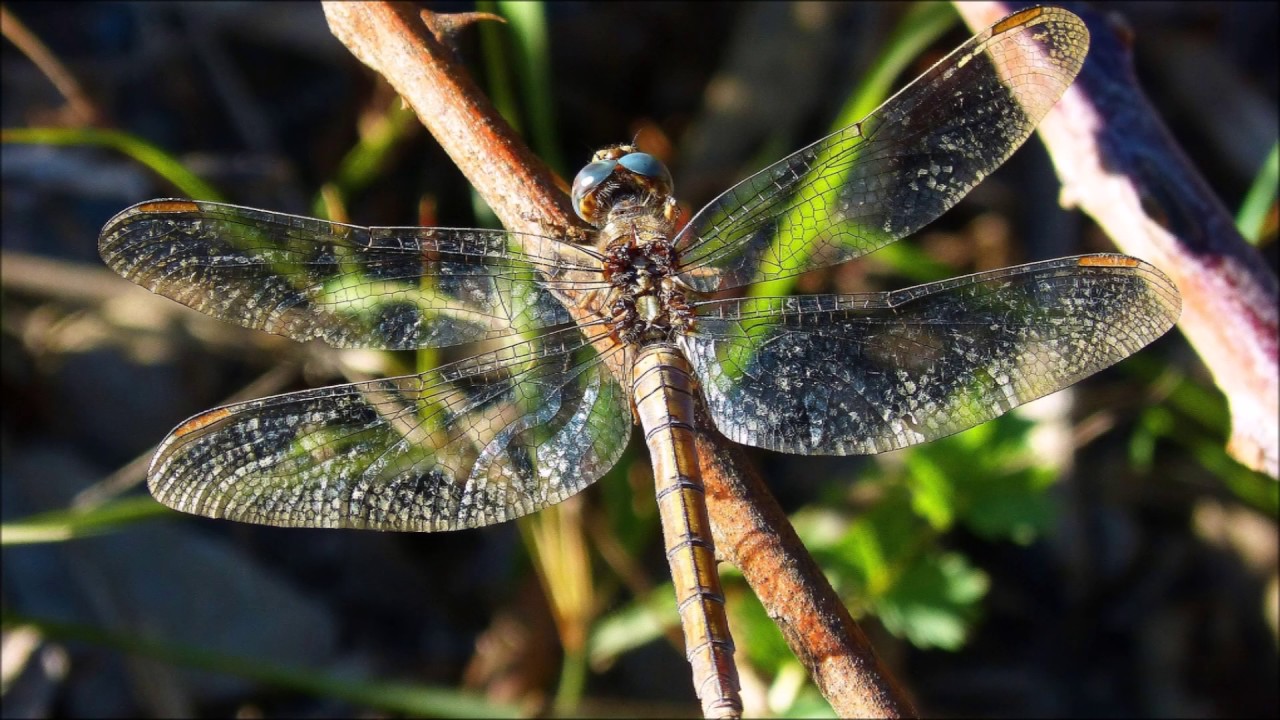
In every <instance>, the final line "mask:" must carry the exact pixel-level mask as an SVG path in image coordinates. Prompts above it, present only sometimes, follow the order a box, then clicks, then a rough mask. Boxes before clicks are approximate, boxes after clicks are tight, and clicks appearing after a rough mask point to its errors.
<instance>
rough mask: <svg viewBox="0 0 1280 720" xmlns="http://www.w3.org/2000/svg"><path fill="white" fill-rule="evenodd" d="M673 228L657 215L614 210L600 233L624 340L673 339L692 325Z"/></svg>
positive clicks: (614, 313) (617, 323) (618, 330)
mask: <svg viewBox="0 0 1280 720" xmlns="http://www.w3.org/2000/svg"><path fill="white" fill-rule="evenodd" d="M672 229H673V228H672V223H671V222H670V221H668V220H667V219H666V218H664V217H662V216H659V215H656V214H644V213H616V212H615V213H611V217H610V220H609V222H608V223H606V224H605V226H604V228H603V229H602V230H601V232H600V235H601V243H602V244H603V245H604V247H603V251H604V263H603V270H604V276H605V279H606V280H608V281H609V284H610V286H611V287H612V292H611V297H612V298H613V302H612V304H611V306H610V312H611V315H612V320H611V321H612V323H613V327H614V333H615V334H616V335H617V336H618V338H619V339H621V340H623V341H624V342H629V343H646V342H655V341H664V342H665V341H670V340H671V339H672V337H673V335H674V334H675V333H677V332H683V331H685V330H687V329H688V328H689V327H690V325H692V323H693V310H692V309H691V308H690V307H689V305H688V301H687V299H686V296H685V294H686V292H687V291H688V288H686V287H685V285H684V284H682V283H681V282H680V281H679V280H678V279H677V278H676V273H677V272H678V263H677V257H676V250H675V243H674V242H673V241H672V240H671V236H672V232H671V231H672Z"/></svg>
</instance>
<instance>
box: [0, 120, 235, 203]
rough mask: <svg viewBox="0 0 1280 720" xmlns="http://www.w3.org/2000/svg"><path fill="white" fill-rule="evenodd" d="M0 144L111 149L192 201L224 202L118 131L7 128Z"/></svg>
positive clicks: (169, 159)
mask: <svg viewBox="0 0 1280 720" xmlns="http://www.w3.org/2000/svg"><path fill="white" fill-rule="evenodd" d="M0 142H6V143H25V144H31V145H62V146H75V145H91V146H97V147H105V148H111V149H112V150H117V151H119V152H122V153H124V154H125V155H128V156H129V157H131V158H133V159H134V160H137V161H138V162H140V163H142V164H143V165H146V166H147V167H148V168H151V170H152V171H153V172H155V173H156V174H157V175H159V176H160V177H162V178H164V179H165V180H167V181H168V182H169V183H170V184H171V185H173V186H174V187H175V188H177V189H178V190H179V192H180V193H181V194H182V195H185V196H186V197H189V198H191V199H192V200H212V201H215V202H225V201H224V200H223V199H222V194H221V193H219V192H218V191H217V190H215V189H214V187H213V186H212V185H210V184H209V183H206V182H205V181H204V180H201V179H200V178H199V177H198V176H196V174H195V173H193V172H191V171H190V170H188V169H187V168H186V167H185V166H183V164H182V163H181V162H179V161H178V159H177V158H175V157H174V156H172V155H170V154H169V153H167V152H165V151H164V150H161V149H160V148H159V147H158V146H156V145H152V144H151V143H149V142H147V141H145V140H142V139H141V138H138V137H135V136H133V135H130V134H128V133H125V132H121V131H119V130H103V129H99V128H7V129H5V130H2V131H0Z"/></svg>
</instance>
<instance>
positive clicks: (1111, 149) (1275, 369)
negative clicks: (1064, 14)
mask: <svg viewBox="0 0 1280 720" xmlns="http://www.w3.org/2000/svg"><path fill="white" fill-rule="evenodd" d="M1061 4H1062V5H1064V6H1066V7H1067V8H1068V9H1069V10H1071V11H1072V12H1075V13H1076V14H1078V15H1079V16H1080V17H1081V18H1082V19H1083V20H1084V22H1085V24H1086V25H1087V26H1088V27H1089V32H1090V35H1091V41H1090V48H1089V57H1088V59H1087V60H1086V61H1085V64H1084V68H1083V69H1082V70H1081V71H1080V76H1079V78H1078V79H1077V80H1076V83H1075V85H1073V86H1072V87H1071V88H1070V89H1069V90H1067V93H1066V94H1065V95H1064V96H1063V98H1062V100H1061V102H1059V103H1058V105H1057V106H1056V107H1055V108H1054V109H1053V110H1052V111H1050V113H1049V114H1048V115H1047V116H1046V117H1045V119H1044V120H1043V121H1041V123H1040V137H1042V138H1043V139H1044V141H1045V144H1046V145H1047V146H1048V148H1049V153H1050V155H1052V156H1053V162H1054V165H1055V166H1056V167H1057V171H1058V177H1059V178H1060V179H1061V181H1062V187H1063V190H1062V197H1063V204H1064V205H1068V206H1070V205H1079V206H1080V208H1081V209H1082V210H1084V211H1085V212H1086V213H1088V214H1089V215H1090V216H1092V217H1093V218H1094V219H1095V220H1096V221H1097V222H1098V224H1099V225H1100V226H1102V228H1103V229H1104V230H1105V231H1106V232H1107V234H1108V235H1110V236H1111V238H1112V240H1114V241H1115V243H1116V245H1117V246H1118V247H1120V248H1121V249H1123V250H1124V251H1125V252H1128V253H1130V254H1133V255H1137V256H1138V257H1142V258H1145V259H1147V260H1150V261H1151V262H1152V263H1154V264H1155V265H1157V266H1159V267H1160V269H1162V270H1164V271H1165V272H1166V273H1168V275H1169V276H1170V277H1171V278H1173V281H1174V282H1175V283H1176V284H1177V285H1178V289H1179V290H1180V291H1181V292H1182V298H1183V309H1182V318H1181V319H1180V320H1179V321H1178V326H1179V327H1180V328H1182V332H1183V334H1185V335H1186V336H1187V339H1188V340H1190V341H1191V344H1192V345H1193V346H1194V347H1195V348H1196V351H1197V352H1198V353H1199V354H1200V358H1201V359H1202V360H1203V361H1204V363H1205V365H1206V366H1207V367H1208V368H1209V371H1210V372H1211V373H1212V374H1213V377H1214V380H1215V382H1216V383H1217V385H1218V387H1219V388H1220V389H1221V390H1222V392H1223V393H1224V394H1225V395H1226V397H1227V402H1228V403H1230V406H1231V440H1230V442H1229V444H1228V446H1227V451H1228V452H1229V453H1230V454H1231V455H1232V457H1234V458H1235V459H1236V460H1237V461H1239V462H1240V463H1242V464H1244V465H1247V466H1248V467H1251V468H1253V469H1255V470H1259V471H1262V472H1265V473H1267V474H1269V475H1271V476H1272V477H1278V476H1280V468H1278V467H1277V465H1278V458H1280V453H1278V452H1277V442H1280V441H1278V440H1277V438H1278V437H1280V429H1278V428H1277V423H1278V422H1280V387H1278V383H1280V366H1278V365H1277V308H1276V302H1277V294H1278V293H1277V283H1276V276H1275V272H1274V271H1273V270H1272V269H1271V268H1270V267H1269V266H1268V265H1267V263H1266V262H1265V261H1264V260H1263V259H1262V256H1261V255H1260V254H1259V253H1258V251H1257V250H1256V249H1255V248H1253V247H1252V246H1250V245H1249V244H1248V243H1246V242H1245V241H1244V239H1243V238H1242V237H1241V236H1240V233H1239V232H1238V231H1237V230H1236V227H1235V223H1234V221H1233V220H1232V218H1231V215H1230V213H1228V212H1227V210H1226V208H1225V207H1224V206H1223V205H1222V202H1221V201H1220V200H1218V198H1217V196H1215V195H1214V194H1213V191H1212V190H1211V189H1210V188H1209V186H1208V184H1207V183H1206V182H1205V181H1204V179H1203V178H1202V177H1201V175H1200V173H1199V172H1198V171H1197V170H1196V169H1195V167H1194V166H1193V165H1192V164H1191V162H1190V161H1189V160H1188V159H1187V157H1186V156H1185V155H1184V154H1183V152H1182V150H1181V148H1180V147H1178V145H1177V143H1176V142H1175V141H1174V140H1173V136H1172V135H1171V134H1170V133H1169V131H1168V129H1167V128H1166V127H1165V125H1164V123H1163V122H1162V121H1161V120H1160V117H1159V115H1158V114H1157V113H1156V111H1155V109H1154V108H1152V107H1151V104H1150V103H1149V102H1148V101H1147V99H1146V96H1145V95H1144V94H1143V93H1142V89H1141V88H1140V87H1139V85H1138V81H1137V77H1136V75H1135V74H1134V72H1133V63H1132V53H1131V44H1132V40H1133V38H1132V35H1131V33H1130V32H1129V31H1127V30H1125V29H1123V28H1121V27H1118V26H1117V23H1116V22H1113V21H1112V20H1110V19H1109V18H1108V17H1106V16H1104V15H1103V14H1101V13H1099V12H1097V11H1095V10H1093V9H1091V8H1090V7H1089V6H1088V5H1085V4H1084V3H1061ZM1020 6H1021V5H1020V4H1017V3H1003V2H974V3H956V9H957V10H958V11H959V12H960V15H961V16H962V17H964V19H965V22H966V23H968V24H969V27H971V28H974V29H979V28H984V27H987V26H988V25H990V24H991V23H992V22H995V21H996V20H998V19H999V18H1001V17H1003V16H1005V15H1007V14H1008V13H1010V12H1012V11H1013V10H1015V9H1017V8H1018V7H1020Z"/></svg>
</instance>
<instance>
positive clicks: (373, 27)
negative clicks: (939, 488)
mask: <svg viewBox="0 0 1280 720" xmlns="http://www.w3.org/2000/svg"><path fill="white" fill-rule="evenodd" d="M324 7H325V14H326V16H327V18H328V20H329V27H330V29H331V30H332V31H333V33H334V35H335V36H337V37H338V39H339V40H341V41H342V42H343V43H345V44H346V45H347V47H348V48H350V50H351V52H352V53H353V54H354V55H355V56H356V57H357V58H359V59H360V60H361V61H362V62H364V63H365V64H366V65H369V66H370V67H371V68H373V69H374V70H375V71H377V72H378V73H380V74H381V75H382V76H383V77H385V78H386V79H387V81H388V82H390V83H391V85H392V87H394V88H395V89H396V91H397V92H399V93H400V95H401V96H403V97H404V98H405V100H406V101H407V102H408V103H409V105H410V106H411V107H412V108H413V109H414V111H415V112H416V113H417V115H418V117H419V118H420V119H421V120H422V123H423V124H424V125H425V126H426V127H427V128H428V129H429V130H430V131H431V133H432V134H433V135H434V136H435V137H436V139H437V140H438V141H439V142H440V144H441V146H442V147H443V148H444V149H445V151H446V152H447V153H448V154H449V156H450V157H451V158H453V160H454V162H456V163H457V165H458V167H459V168H460V169H461V170H462V171H463V172H464V173H465V174H466V176H467V177H468V179H470V180H471V182H472V184H473V185H474V186H475V188H476V190H477V191H478V192H479V193H480V194H481V196H482V197H484V199H485V200H486V201H487V202H488V203H489V205H490V207H492V208H493V210H494V212H495V213H496V214H497V215H498V217H499V218H500V219H501V220H502V222H503V224H504V225H506V227H507V228H508V229H510V230H513V231H519V232H532V233H539V234H554V233H556V232H564V233H576V232H582V231H585V230H586V228H585V227H583V226H582V225H581V224H580V223H579V222H578V221H577V220H576V218H575V216H574V214H573V212H572V209H571V208H570V207H569V205H568V202H567V197H566V195H565V192H564V185H563V184H562V183H558V182H557V181H556V179H555V178H554V176H553V175H552V173H551V172H550V171H549V170H548V169H547V168H546V166H545V165H544V164H543V163H542V162H541V161H540V160H539V159H538V158H537V157H535V156H534V155H533V153H532V152H531V151H530V150H529V149H528V148H527V147H526V146H525V145H524V143H523V141H521V140H520V138H519V137H517V136H516V134H515V133H514V132H513V131H512V130H511V128H510V127H509V126H508V125H507V124H506V123H505V122H504V121H503V120H502V119H501V118H500V117H499V116H498V114H497V112H496V111H495V110H494V108H493V106H492V105H491V104H490V103H489V102H488V100H487V99H486V98H485V97H484V95H483V94H482V93H481V92H480V90H479V89H478V88H477V87H476V86H475V85H474V83H473V82H472V81H471V80H470V79H469V77H468V76H467V75H466V73H465V71H464V70H463V69H462V68H461V67H460V66H459V65H458V64H457V63H456V62H455V61H454V58H453V57H452V53H451V51H450V50H449V49H448V48H447V47H446V46H445V45H444V44H443V43H442V42H441V41H440V39H438V38H436V37H434V36H433V35H432V34H431V33H428V32H426V31H425V29H424V28H423V26H422V22H421V21H420V20H419V19H418V17H417V15H416V14H415V12H414V11H413V10H411V9H409V8H407V7H404V6H401V5H395V4H388V3H381V2H376V3H350V4H348V3H339V2H329V3H325V6H324ZM436 27H437V31H438V32H443V31H441V30H439V28H440V27H441V26H439V25H437V26H436ZM571 311H572V309H571ZM615 355H620V354H619V353H616V354H615ZM613 369H614V370H615V373H618V372H621V370H622V369H621V368H617V367H615V368H613ZM619 377H621V375H619ZM737 455H740V453H738V454H737ZM698 456H699V462H700V463H701V464H702V467H703V472H704V473H705V474H706V478H705V480H706V484H707V495H708V498H707V500H708V506H709V510H710V514H711V522H712V526H713V530H714V532H715V542H716V545H717V547H718V548H720V549H721V553H722V555H723V556H724V559H726V560H728V561H729V562H732V563H733V564H734V565H736V566H738V567H739V568H741V569H742V571H743V575H744V576H745V577H746V579H747V582H748V583H749V584H750V585H751V586H752V588H753V590H755V591H756V593H757V594H758V595H759V597H760V599H761V601H762V602H763V603H764V605H765V607H766V609H767V611H768V612H769V614H770V616H771V617H773V618H775V620H776V621H777V622H778V623H779V625H780V626H781V627H782V629H783V633H784V635H785V636H786V638H787V641H788V643H790V645H791V648H792V650H793V651H794V652H795V654H796V656H797V657H798V658H799V659H800V661H801V662H802V663H804V665H805V666H806V667H807V668H808V670H809V673H810V675H811V677H813V679H814V681H815V683H817V686H818V689H819V690H820V691H821V692H822V693H823V695H824V696H825V697H826V698H827V700H828V701H829V702H830V703H831V705H832V707H833V708H834V709H835V711H836V713H837V714H838V715H840V716H842V717H872V716H878V717H903V716H910V715H914V709H913V708H912V706H911V704H910V702H909V701H908V700H907V698H906V696H905V694H904V693H903V692H902V691H901V689H900V688H899V687H898V686H897V685H896V684H895V683H894V682H893V681H892V680H891V679H890V678H889V676H888V674H887V673H886V672H885V671H884V669H883V668H882V667H881V666H880V665H879V663H878V662H877V661H876V660H875V653H874V652H873V651H872V649H871V647H870V645H869V644H868V642H867V639H866V637H865V636H864V635H863V634H862V632H861V631H860V630H859V629H858V627H857V625H856V624H855V623H854V622H853V619H852V618H851V617H850V616H849V613H848V611H847V610H846V609H845V607H844V605H843V604H842V603H841V602H840V598H839V596H838V595H836V593H835V591H834V590H833V589H832V588H831V586H830V584H829V583H828V582H827V580H826V578H825V577H823V575H822V573H821V571H820V570H819V569H818V567H817V564H816V563H815V562H814V560H813V559H812V557H810V556H809V554H808V552H807V550H805V548H804V546H803V545H802V544H801V543H800V541H799V540H798V538H797V537H796V535H795V532H794V531H793V530H792V529H791V526H790V524H789V523H788V521H787V519H786V516H785V515H784V514H783V513H782V512H781V510H780V509H778V507H777V505H776V503H774V501H773V499H772V496H771V495H769V493H768V491H767V490H766V489H765V488H764V487H763V485H762V484H761V483H760V482H759V479H758V478H757V477H756V476H755V474H754V473H753V472H749V471H747V472H744V467H743V465H742V463H741V459H740V457H739V458H735V457H734V453H733V452H732V450H731V447H730V445H729V443H728V441H727V440H725V439H724V438H723V437H721V436H720V435H719V434H718V433H715V432H714V431H710V430H706V429H704V430H703V431H702V433H701V435H700V437H699V441H698Z"/></svg>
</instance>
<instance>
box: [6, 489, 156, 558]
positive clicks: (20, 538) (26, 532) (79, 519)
mask: <svg viewBox="0 0 1280 720" xmlns="http://www.w3.org/2000/svg"><path fill="white" fill-rule="evenodd" d="M173 514H174V512H173V511H172V510H170V509H169V508H167V507H165V506H163V505H161V504H160V503H158V502H156V501H155V500H153V499H151V497H150V496H147V495H140V496H137V497H128V498H122V499H119V500H113V501H111V502H107V503H103V504H101V505H98V506H97V507H93V508H90V509H87V510H77V509H70V510H54V511H51V512H46V513H40V514H38V515H32V516H30V517H27V518H24V519H21V520H14V521H11V522H6V523H2V524H0V546H9V545H30V544H35V543H49V542H63V541H66V540H73V539H75V538H82V537H88V536H91V535H99V534H102V533H107V532H112V531H115V530H120V529H123V528H126V527H129V526H132V525H135V524H137V523H139V522H142V521H145V520H151V519H154V518H159V517H164V516H166V515H173Z"/></svg>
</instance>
